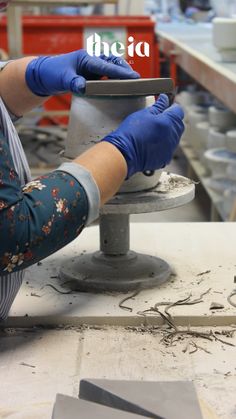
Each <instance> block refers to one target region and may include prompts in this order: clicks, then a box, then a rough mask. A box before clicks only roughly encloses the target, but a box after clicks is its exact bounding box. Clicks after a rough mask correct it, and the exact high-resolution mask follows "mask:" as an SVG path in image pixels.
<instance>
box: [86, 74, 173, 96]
mask: <svg viewBox="0 0 236 419" xmlns="http://www.w3.org/2000/svg"><path fill="white" fill-rule="evenodd" d="M173 92H174V83H173V80H172V79H169V78H160V79H134V80H92V81H87V82H86V91H85V95H86V96H153V95H154V96H155V95H158V94H160V93H171V94H172V93H173Z"/></svg>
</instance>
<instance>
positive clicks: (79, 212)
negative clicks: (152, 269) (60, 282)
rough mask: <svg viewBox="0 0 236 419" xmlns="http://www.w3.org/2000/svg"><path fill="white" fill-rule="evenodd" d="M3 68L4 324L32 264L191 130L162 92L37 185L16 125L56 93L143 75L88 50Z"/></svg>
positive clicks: (158, 164)
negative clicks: (105, 79)
mask: <svg viewBox="0 0 236 419" xmlns="http://www.w3.org/2000/svg"><path fill="white" fill-rule="evenodd" d="M0 4H2V3H0ZM1 68H2V70H1V72H0V235H1V242H0V319H1V320H4V319H6V318H7V316H8V313H9V310H10V307H11V305H12V303H13V301H14V299H15V297H16V295H17V293H18V291H19V288H20V286H21V283H22V280H23V275H24V270H25V269H26V268H27V267H29V266H31V265H33V264H35V263H37V262H39V261H40V260H42V259H44V258H45V257H47V256H49V255H51V254H52V253H54V252H56V251H57V250H59V249H60V248H62V247H64V246H66V245H67V244H68V243H69V242H71V241H72V240H74V239H75V238H76V237H77V236H78V235H79V234H80V233H81V232H82V230H83V229H84V227H85V226H86V225H88V224H90V223H91V222H92V221H93V220H95V219H96V218H97V217H98V216H99V207H100V206H102V205H104V203H105V202H107V201H108V200H109V199H110V198H111V197H112V196H113V195H114V194H116V192H117V191H118V190H119V188H120V186H121V184H122V183H123V182H124V180H125V179H128V178H129V177H131V176H132V175H134V174H135V173H137V172H143V171H146V170H156V169H159V168H163V167H164V166H165V165H166V164H167V163H169V162H170V160H171V158H172V155H173V153H174V150H175V149H176V147H177V145H178V143H179V140H180V138H181V135H182V133H183V131H184V125H183V117H184V115H183V111H182V109H181V107H180V106H179V105H177V104H174V105H172V106H169V100H168V97H167V96H166V95H160V97H159V99H158V100H157V101H156V102H155V104H154V105H153V106H151V107H149V108H147V109H144V110H141V111H138V112H136V113H134V114H131V115H130V116H128V117H127V118H126V119H125V120H124V121H123V122H122V123H121V125H120V126H119V127H118V128H117V129H116V130H115V131H114V132H112V133H110V134H108V135H107V136H106V137H105V138H104V139H103V140H102V141H101V142H100V143H98V144H96V145H95V146H93V147H92V148H90V149H89V150H87V151H86V152H85V153H83V154H81V155H80V156H77V157H76V158H75V159H74V161H72V162H70V163H64V164H62V165H61V166H60V167H59V168H57V169H56V170H54V171H52V172H50V173H47V174H45V175H44V176H41V177H39V178H37V179H34V180H31V178H30V170H29V167H28V164H27V161H26V157H25V155H24V151H23V148H22V145H21V143H20V140H19V137H18V135H17V133H16V130H15V128H14V125H13V123H12V121H14V120H15V119H17V118H19V117H21V116H22V115H23V114H24V113H26V112H28V111H30V110H31V109H32V108H34V107H36V106H39V105H42V104H43V103H44V102H45V100H47V99H48V98H49V97H50V96H52V95H58V94H61V93H64V92H68V91H69V92H72V93H83V92H84V89H85V86H86V80H91V79H99V78H100V77H102V76H107V77H109V78H113V79H128V78H138V77H139V74H138V73H136V72H135V71H133V70H132V69H131V67H130V66H129V65H128V64H127V63H126V62H125V61H124V60H121V59H118V58H116V57H114V56H110V57H109V58H106V57H104V56H101V57H99V58H97V57H91V56H89V55H88V54H87V52H86V51H85V50H78V51H74V52H71V53H67V54H63V55H59V56H53V57H50V56H46V57H25V58H21V59H18V60H13V61H10V62H8V63H1ZM113 106H115V102H114V105H113ZM91 118H92V115H91Z"/></svg>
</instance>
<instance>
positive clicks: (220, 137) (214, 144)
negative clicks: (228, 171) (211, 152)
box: [207, 128, 226, 149]
mask: <svg viewBox="0 0 236 419" xmlns="http://www.w3.org/2000/svg"><path fill="white" fill-rule="evenodd" d="M225 147H226V135H225V132H224V131H223V132H222V131H220V130H219V129H218V128H210V130H209V135H208V139H207V148H208V149H211V148H225Z"/></svg>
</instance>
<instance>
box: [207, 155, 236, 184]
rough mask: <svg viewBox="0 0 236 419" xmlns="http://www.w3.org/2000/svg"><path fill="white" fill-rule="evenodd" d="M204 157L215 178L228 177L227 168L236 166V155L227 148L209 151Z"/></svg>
mask: <svg viewBox="0 0 236 419" xmlns="http://www.w3.org/2000/svg"><path fill="white" fill-rule="evenodd" d="M204 156H205V159H206V162H207V165H208V167H209V169H210V171H211V173H212V177H213V178H222V177H226V175H227V167H228V166H229V165H230V164H236V154H235V153H231V152H230V151H228V150H226V149H225V148H214V149H211V150H207V151H206V152H205V154H204Z"/></svg>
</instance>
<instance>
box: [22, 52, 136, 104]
mask: <svg viewBox="0 0 236 419" xmlns="http://www.w3.org/2000/svg"><path fill="white" fill-rule="evenodd" d="M102 76H107V77H108V78H110V79H137V78H139V77H140V75H139V74H138V73H137V72H136V71H133V70H132V68H131V67H130V66H129V64H128V63H127V62H126V61H125V60H123V59H121V58H117V57H115V56H112V55H111V56H110V57H109V58H107V57H106V56H105V55H102V56H101V57H99V58H98V57H91V56H90V55H89V54H88V53H87V52H86V51H85V50H83V49H81V50H78V51H74V52H71V53H68V54H63V55H58V56H52V57H50V56H49V57H39V58H35V59H34V60H32V61H31V62H30V63H29V64H28V66H27V69H26V76H25V77H26V83H27V86H28V87H29V89H30V90H31V91H32V92H33V93H34V94H35V95H37V96H51V95H57V94H60V93H66V92H72V93H84V91H85V86H86V80H94V79H95V80H96V79H99V78H101V77H102Z"/></svg>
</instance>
